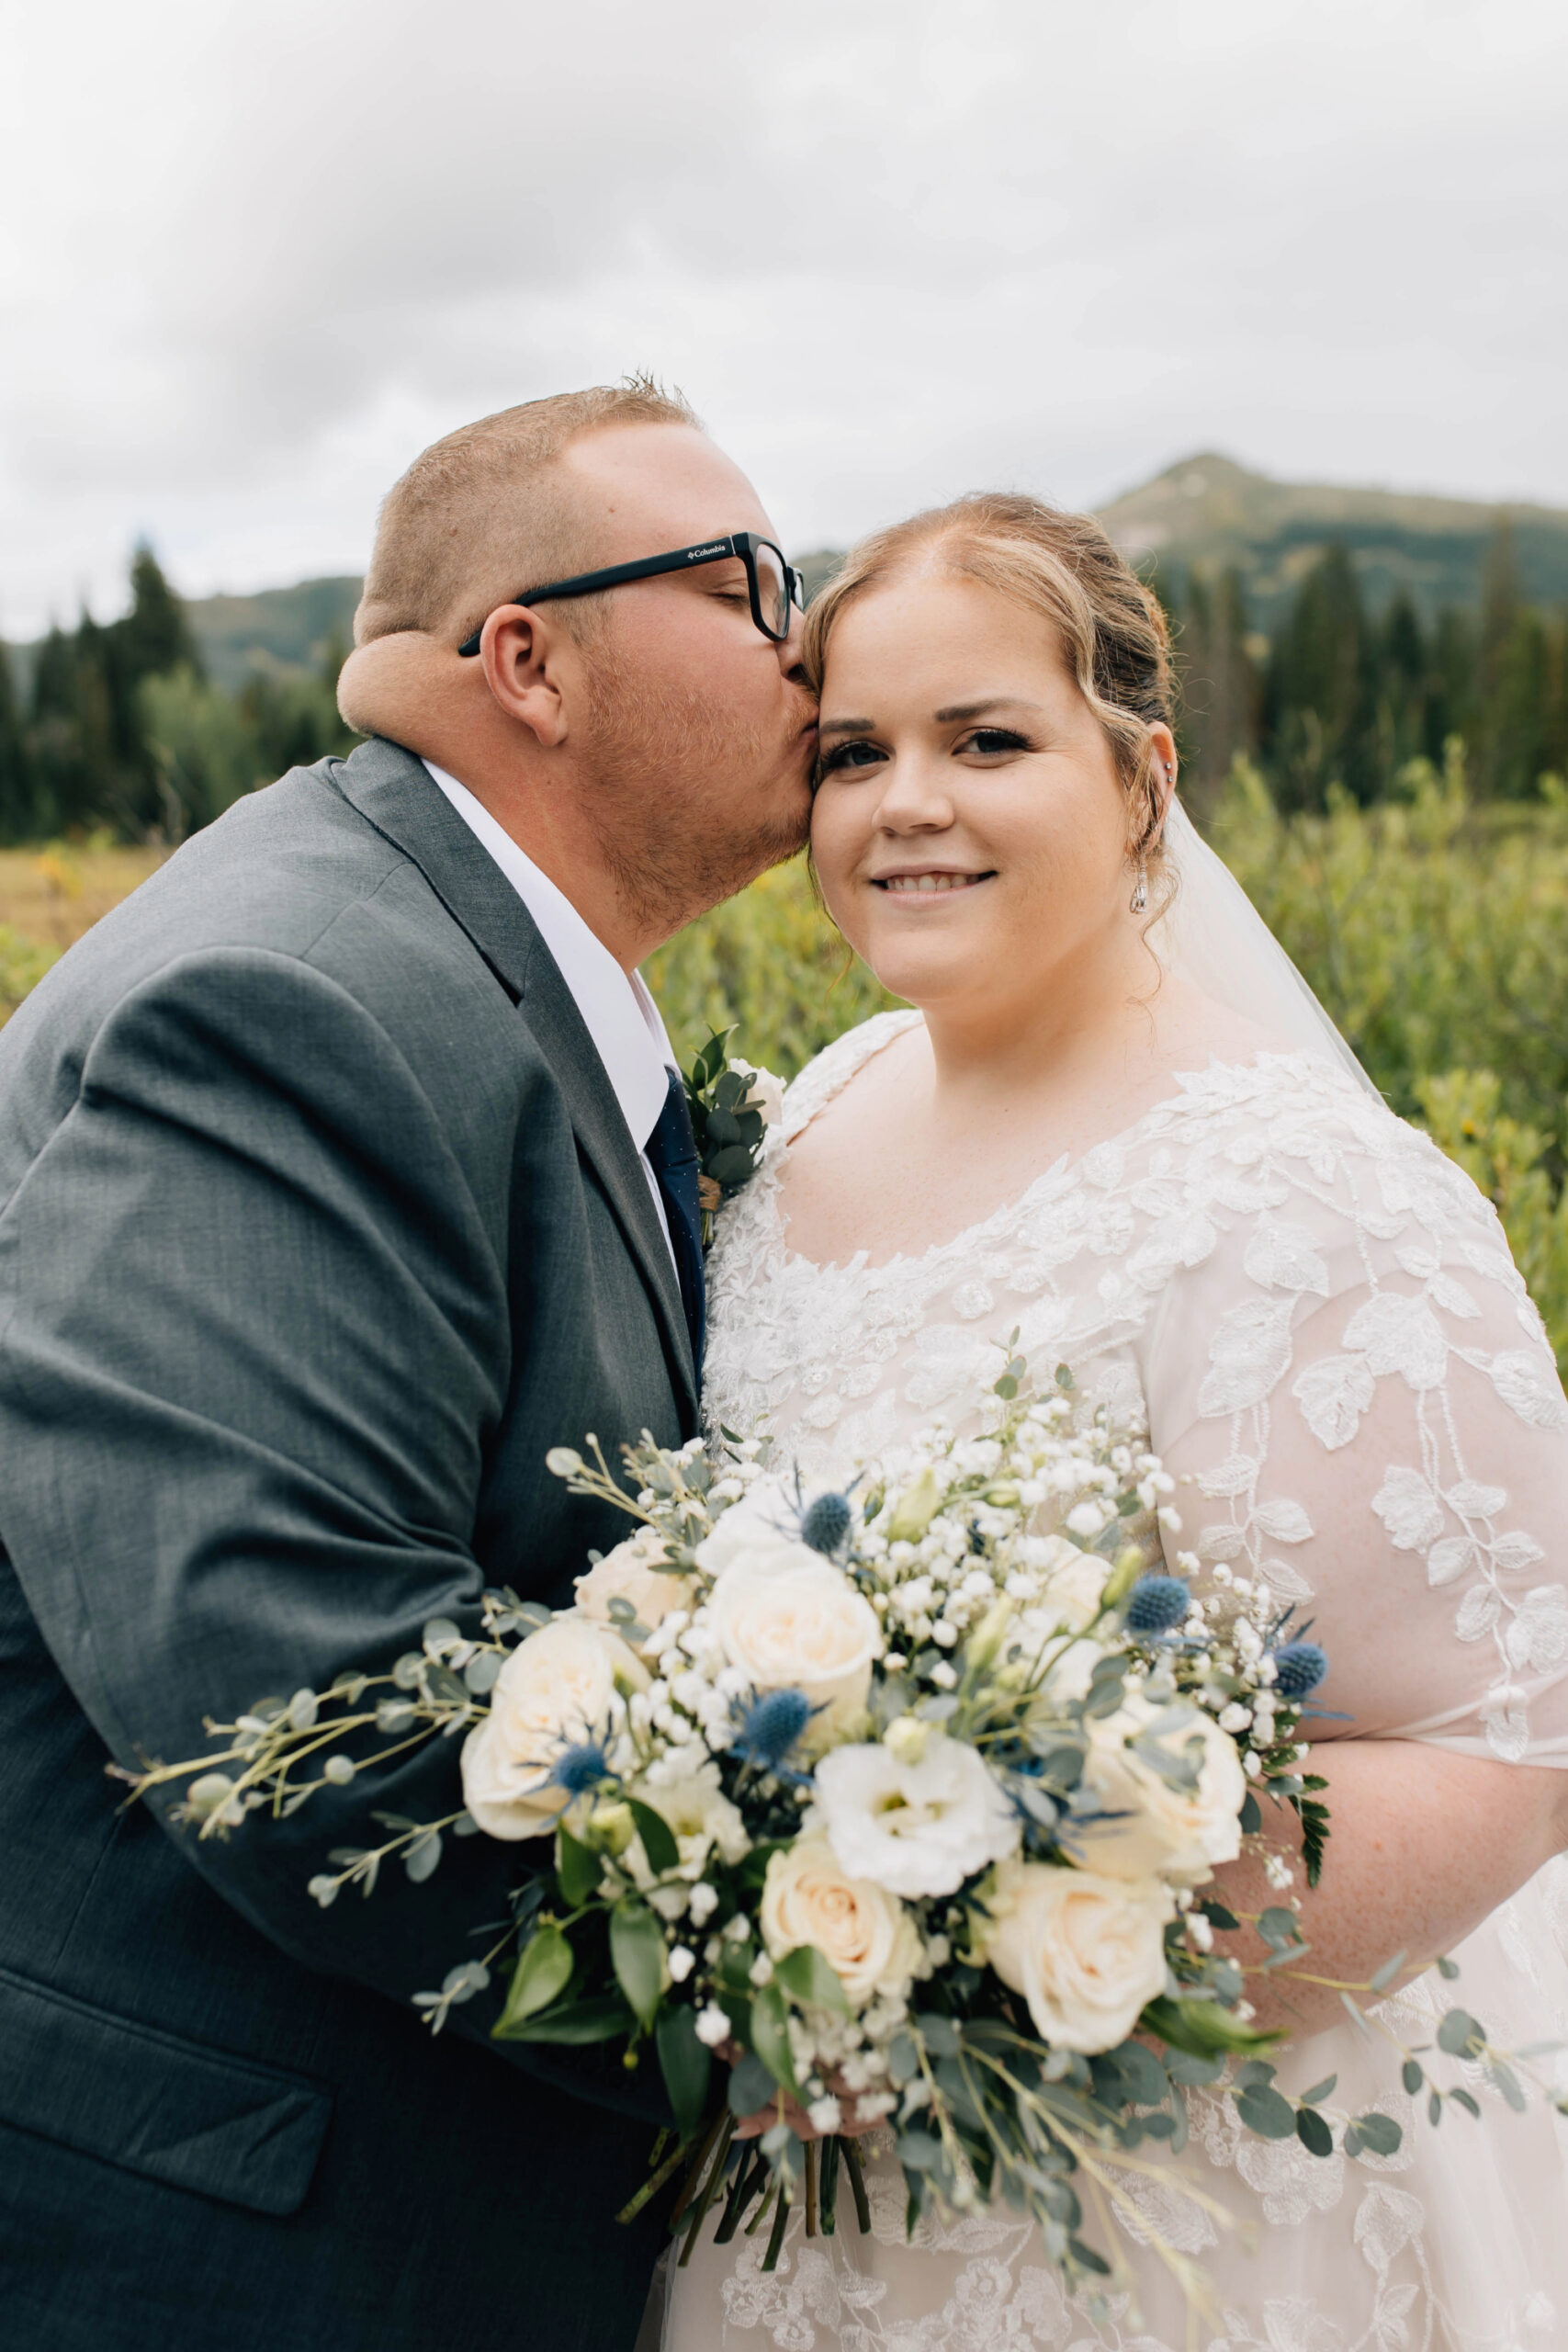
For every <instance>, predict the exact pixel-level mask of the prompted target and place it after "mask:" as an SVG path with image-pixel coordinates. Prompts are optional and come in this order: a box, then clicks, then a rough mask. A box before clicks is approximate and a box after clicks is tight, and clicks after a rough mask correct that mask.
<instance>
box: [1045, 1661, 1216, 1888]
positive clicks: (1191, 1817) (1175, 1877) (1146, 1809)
mask: <svg viewBox="0 0 1568 2352" xmlns="http://www.w3.org/2000/svg"><path fill="white" fill-rule="evenodd" d="M1162 1712H1163V1711H1162V1710H1161V1709H1160V1708H1158V1707H1156V1706H1155V1705H1153V1704H1152V1703H1151V1702H1150V1701H1149V1700H1147V1699H1145V1698H1143V1697H1142V1696H1140V1695H1139V1694H1138V1693H1137V1692H1134V1693H1133V1694H1132V1695H1131V1696H1130V1697H1129V1698H1128V1700H1127V1701H1126V1702H1125V1704H1124V1705H1122V1706H1121V1707H1119V1708H1118V1709H1117V1710H1116V1713H1114V1714H1113V1715H1106V1716H1104V1717H1103V1718H1102V1719H1101V1720H1100V1722H1099V1723H1097V1724H1092V1725H1091V1726H1090V1735H1089V1757H1088V1760H1087V1762H1086V1764H1085V1767H1084V1789H1085V1792H1086V1793H1087V1794H1088V1795H1089V1797H1090V1798H1091V1799H1092V1801H1093V1804H1094V1809H1095V1811H1096V1812H1097V1813H1101V1814H1103V1815H1116V1816H1117V1818H1115V1819H1110V1818H1105V1819H1101V1820H1098V1821H1096V1820H1088V1821H1084V1822H1082V1823H1080V1824H1077V1825H1076V1826H1075V1833H1074V1834H1075V1838H1076V1840H1077V1843H1078V1845H1079V1846H1080V1847H1081V1849H1082V1850H1083V1853H1084V1855H1085V1857H1086V1859H1087V1860H1088V1862H1089V1867H1090V1869H1092V1870H1096V1871H1101V1872H1103V1873H1104V1875H1105V1876H1106V1877H1108V1878H1121V1879H1144V1878H1151V1877H1157V1878H1164V1879H1169V1880H1172V1881H1174V1882H1175V1883H1177V1884H1179V1885H1186V1886H1195V1885H1198V1884H1199V1883H1201V1881H1203V1880H1204V1879H1206V1878H1208V1877H1209V1875H1210V1873H1211V1871H1212V1870H1213V1865H1214V1864H1215V1863H1216V1862H1234V1861H1235V1858H1236V1856H1237V1855H1238V1854H1239V1853H1240V1851H1241V1819H1240V1815H1241V1808H1242V1805H1243V1803H1244V1802H1245V1800H1246V1796H1247V1775H1246V1774H1245V1773H1244V1772H1243V1770H1242V1769H1241V1758H1240V1757H1239V1756H1238V1755H1237V1754H1236V1750H1235V1742H1234V1741H1233V1740H1231V1739H1230V1738H1229V1737H1228V1736H1226V1734H1225V1733H1224V1732H1223V1731H1222V1730H1221V1729H1220V1727H1219V1725H1218V1724H1216V1723H1215V1722H1214V1721H1213V1717H1212V1716H1209V1715H1206V1714H1202V1713H1199V1712H1198V1711H1197V1710H1196V1709H1195V1710H1194V1711H1193V1713H1192V1714H1191V1716H1190V1718H1189V1719H1188V1720H1187V1721H1186V1722H1185V1723H1179V1724H1174V1725H1173V1726H1172V1728H1171V1729H1170V1730H1169V1731H1168V1732H1165V1733H1163V1734H1161V1735H1160V1741H1159V1744H1160V1746H1161V1747H1164V1748H1165V1749H1167V1750H1168V1753H1169V1754H1170V1755H1171V1756H1173V1757H1179V1756H1180V1754H1181V1753H1182V1751H1183V1749H1184V1748H1185V1747H1186V1745H1187V1743H1188V1741H1189V1740H1191V1739H1194V1738H1195V1739H1198V1740H1200V1741H1201V1744H1202V1762H1201V1766H1200V1768H1199V1772H1198V1782H1197V1786H1196V1788H1194V1789H1191V1790H1186V1789H1179V1788H1173V1787H1172V1786H1171V1784H1170V1782H1169V1781H1166V1780H1163V1779H1162V1778H1161V1776H1160V1774H1159V1773H1158V1772H1156V1770H1154V1768H1153V1766H1152V1765H1149V1764H1146V1763H1145V1761H1144V1759H1143V1758H1142V1757H1140V1756H1139V1755H1138V1754H1137V1753H1136V1752H1135V1750H1134V1749H1133V1748H1130V1747H1128V1746H1127V1742H1128V1740H1129V1739H1134V1738H1136V1737H1137V1736H1139V1735H1140V1734H1146V1733H1147V1732H1148V1730H1149V1727H1150V1725H1151V1724H1154V1723H1155V1722H1156V1720H1157V1719H1158V1717H1159V1715H1160V1713H1162Z"/></svg>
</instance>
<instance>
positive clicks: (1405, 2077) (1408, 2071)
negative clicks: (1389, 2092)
mask: <svg viewBox="0 0 1568 2352" xmlns="http://www.w3.org/2000/svg"><path fill="white" fill-rule="evenodd" d="M1399 2079H1400V2081H1401V2082H1402V2083H1403V2084H1404V2087H1405V2089H1406V2090H1407V2091H1408V2092H1409V2094H1410V2096H1411V2098H1415V2096H1416V2092H1417V2091H1418V2090H1419V2089H1420V2087H1421V2086H1422V2084H1423V2083H1424V2082H1425V2081H1426V2079H1427V2077H1426V2075H1424V2074H1423V2073H1422V2071H1421V2061H1420V2060H1419V2059H1418V2058H1407V2059H1406V2060H1405V2062H1404V2065H1403V2066H1402V2067H1401V2068H1400V2070H1399Z"/></svg>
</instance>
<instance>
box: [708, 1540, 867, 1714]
mask: <svg viewBox="0 0 1568 2352" xmlns="http://www.w3.org/2000/svg"><path fill="white" fill-rule="evenodd" d="M721 1523H722V1522H721ZM798 1548H799V1549H800V1551H801V1552H802V1553H803V1554H804V1558H803V1560H802V1561H801V1563H800V1565H799V1566H795V1567H771V1568H755V1567H750V1566H740V1565H737V1566H734V1567H731V1568H729V1569H727V1570H726V1572H725V1574H724V1575H723V1576H721V1577H719V1579H718V1581H717V1583H716V1585H715V1586H714V1589H713V1593H712V1596H711V1598H710V1600H709V1601H708V1618H709V1622H710V1623H711V1625H712V1627H713V1630H714V1632H715V1634H716V1636H717V1638H718V1640H719V1643H720V1644H721V1645H722V1647H723V1650H724V1655H725V1657H726V1659H727V1660H728V1663H729V1665H731V1666H732V1667H735V1668H738V1669H739V1672H740V1673H742V1674H744V1675H745V1677H746V1679H747V1680H748V1681H749V1682H750V1685H751V1687H752V1689H753V1690H754V1691H803V1692H804V1693H805V1695H806V1697H807V1699H808V1700H809V1701H810V1702H811V1704H812V1706H813V1707H814V1708H819V1709H820V1710H821V1711H822V1712H821V1713H818V1714H816V1715H814V1716H813V1718H812V1721H811V1723H810V1724H808V1725H807V1731H806V1735H805V1740H804V1746H805V1747H807V1749H808V1750H810V1749H812V1748H814V1747H818V1746H819V1745H820V1744H821V1743H822V1742H823V1741H824V1740H826V1739H829V1738H830V1737H831V1736H833V1734H834V1732H835V1731H839V1730H847V1729H849V1728H850V1727H852V1725H853V1724H854V1723H855V1721H856V1719H857V1718H858V1717H859V1716H860V1715H861V1714H862V1713H863V1712H864V1708H865V1702H866V1697H867V1694H868V1692H869V1691H870V1689H871V1669H872V1664H873V1661H874V1659H875V1658H876V1657H878V1656H879V1655H880V1653H881V1649H882V1628H881V1625H880V1624H879V1623H878V1622H877V1616H876V1611H875V1610H874V1609H873V1607H872V1605H871V1603H870V1601H869V1600H864V1599H863V1597H862V1596H861V1594H860V1593H858V1592H857V1591H856V1590H855V1589H854V1586H853V1585H852V1583H851V1582H850V1579H849V1577H847V1576H845V1575H844V1573H843V1571H842V1569H840V1568H836V1567H835V1566H833V1564H832V1562H831V1561H830V1560H825V1559H824V1558H823V1557H822V1555H821V1554H820V1553H818V1552H813V1551H811V1550H809V1549H808V1548H807V1546H806V1545H805V1544H802V1545H800V1546H799V1547H798Z"/></svg>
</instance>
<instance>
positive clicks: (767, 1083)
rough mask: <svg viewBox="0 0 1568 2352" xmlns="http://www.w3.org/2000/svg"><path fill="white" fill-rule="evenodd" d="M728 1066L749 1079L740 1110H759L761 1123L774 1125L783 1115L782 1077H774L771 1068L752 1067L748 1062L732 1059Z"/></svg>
mask: <svg viewBox="0 0 1568 2352" xmlns="http://www.w3.org/2000/svg"><path fill="white" fill-rule="evenodd" d="M729 1067H730V1069H732V1070H734V1071H735V1073H736V1075H737V1077H739V1078H749V1079H750V1081H751V1091H750V1093H749V1094H748V1095H747V1097H746V1100H745V1101H744V1103H741V1105H740V1108H741V1110H743V1111H761V1114H762V1125H764V1126H766V1127H776V1126H777V1125H778V1124H779V1121H780V1120H781V1119H782V1118H783V1117H784V1080H783V1079H782V1078H775V1077H774V1076H773V1071H772V1070H771V1069H753V1067H752V1065H751V1064H750V1062H738V1061H732V1062H731V1063H730V1065H729Z"/></svg>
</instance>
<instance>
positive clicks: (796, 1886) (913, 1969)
mask: <svg viewBox="0 0 1568 2352" xmlns="http://www.w3.org/2000/svg"><path fill="white" fill-rule="evenodd" d="M759 1917H760V1925H761V1930H762V1941H763V1943H764V1944H765V1945H766V1946H767V1948H768V1951H769V1952H770V1953H771V1954H772V1956H773V1959H774V1960H782V1959H783V1958H784V1954H785V1953H786V1952H789V1951H795V1947H796V1946H797V1945H798V1944H815V1945H816V1947H817V1949H818V1951H819V1952H820V1953H821V1954H822V1956H823V1958H824V1959H825V1960H827V1961H828V1962H829V1963H830V1965H831V1966H832V1967H833V1968H834V1969H835V1970H836V1971H837V1972H838V1974H839V1977H840V1981H841V1983H842V1985H843V1987H844V1992H845V1995H846V1996H847V1997H848V2000H849V2003H850V2007H852V2008H855V2009H863V2008H864V2007H865V2006H866V2004H867V2002H868V2001H873V2000H875V1999H876V1998H877V1997H878V1996H879V1995H880V1996H886V1997H887V1998H889V1999H894V2000H902V1999H903V1997H904V1996H905V1994H906V1993H908V1989H909V1986H910V1985H911V1984H912V1982H913V1981H914V1978H915V1976H916V1974H917V1973H919V1971H920V1968H921V1962H922V1959H923V1954H922V1951H921V1948H920V1939H919V1934H918V1932H917V1931H916V1928H915V1923H914V1921H913V1920H912V1919H911V1918H910V1917H909V1915H908V1912H907V1911H906V1910H905V1908H904V1906H903V1905H902V1904H901V1903H900V1902H898V1901H897V1898H896V1897H895V1896H893V1895H891V1894H887V1893H886V1892H885V1890H884V1889H883V1888H882V1887H880V1886H874V1885H873V1884H872V1883H871V1882H870V1880H869V1879H857V1878H851V1877H850V1876H849V1875H848V1873H847V1872H846V1871H843V1870H842V1869H841V1868H840V1864H839V1860H838V1858H837V1856H836V1855H835V1854H834V1851H833V1849H832V1848H831V1846H829V1843H828V1840H827V1839H826V1838H814V1837H809V1836H807V1837H804V1838H797V1839H796V1841H795V1844H794V1845H793V1846H788V1847H784V1848H782V1849H780V1851H779V1852H777V1853H776V1854H774V1855H773V1856H772V1857H771V1859H770V1860H769V1862H768V1875H767V1878H766V1879H765V1881H764V1882H763V1885H762V1903H761V1913H760V1915H759Z"/></svg>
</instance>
